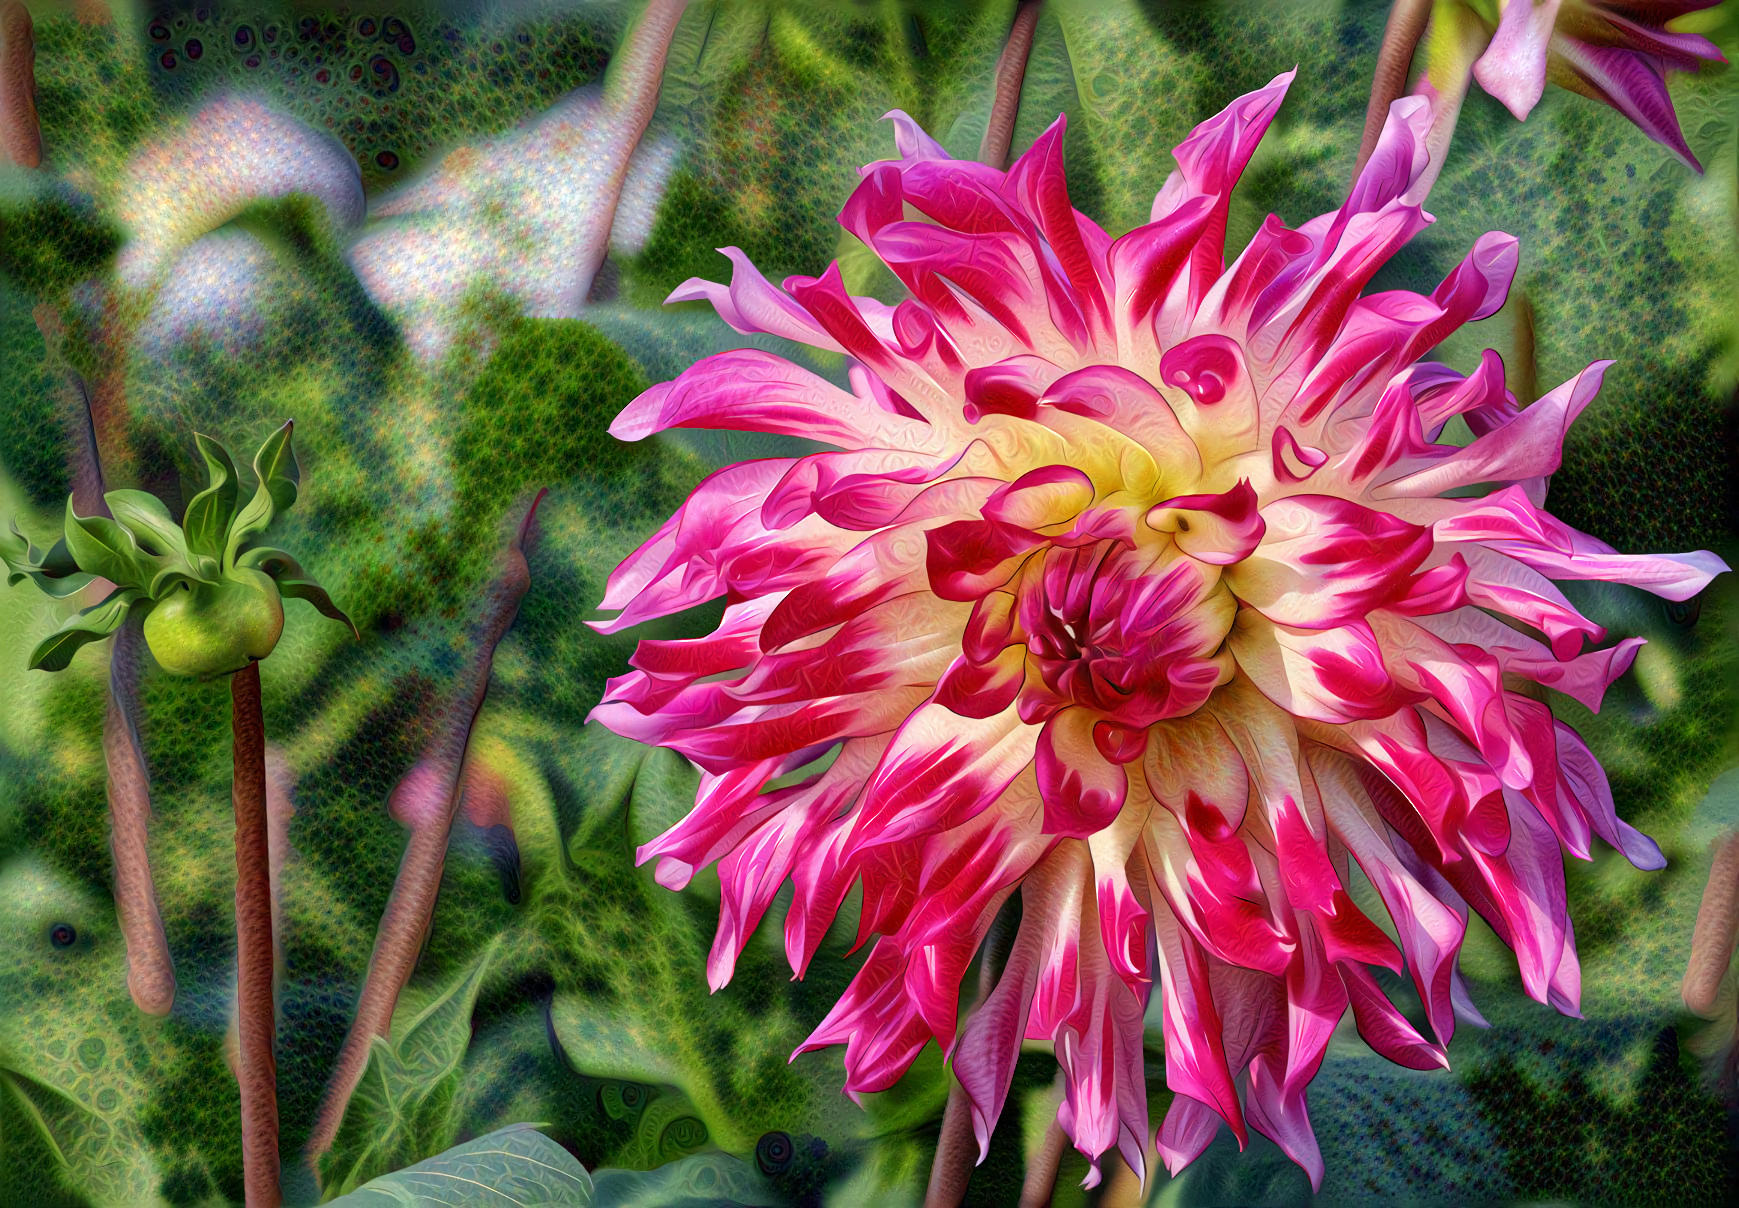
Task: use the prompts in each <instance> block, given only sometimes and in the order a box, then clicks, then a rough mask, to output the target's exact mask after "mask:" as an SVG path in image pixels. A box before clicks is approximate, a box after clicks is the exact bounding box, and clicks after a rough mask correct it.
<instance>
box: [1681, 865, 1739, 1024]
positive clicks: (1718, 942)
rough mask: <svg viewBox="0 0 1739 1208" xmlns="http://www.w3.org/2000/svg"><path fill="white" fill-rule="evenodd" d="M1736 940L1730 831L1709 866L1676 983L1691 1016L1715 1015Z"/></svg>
mask: <svg viewBox="0 0 1739 1208" xmlns="http://www.w3.org/2000/svg"><path fill="white" fill-rule="evenodd" d="M1735 939H1739V834H1730V835H1728V836H1727V837H1726V838H1724V839H1722V840H1720V844H1719V846H1718V847H1716V849H1715V859H1714V862H1713V863H1711V864H1710V866H1709V883H1708V884H1707V885H1706V886H1705V887H1704V888H1703V902H1702V905H1700V906H1699V907H1698V908H1697V924H1696V926H1695V927H1694V928H1692V930H1691V959H1690V961H1689V963H1688V964H1687V965H1686V966H1685V980H1684V981H1683V982H1682V983H1681V984H1680V986H1679V993H1680V995H1681V996H1682V997H1683V998H1684V1000H1685V1006H1686V1007H1687V1008H1689V1009H1690V1011H1691V1013H1692V1014H1693V1015H1701V1016H1702V1017H1703V1018H1705V1019H1712V1018H1714V1015H1715V1001H1716V999H1718V998H1719V997H1720V996H1721V982H1722V980H1723V979H1724V978H1725V977H1726V976H1727V966H1728V965H1730V964H1732V963H1733V944H1734V941H1735Z"/></svg>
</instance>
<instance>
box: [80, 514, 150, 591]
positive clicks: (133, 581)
mask: <svg viewBox="0 0 1739 1208" xmlns="http://www.w3.org/2000/svg"><path fill="white" fill-rule="evenodd" d="M66 548H67V552H68V553H70V554H71V555H72V556H73V560H74V561H75V562H77V563H78V568H79V569H80V570H82V571H84V572H85V573H86V574H92V575H100V576H102V577H103V578H105V579H107V580H108V581H109V582H111V583H113V584H115V585H116V586H117V587H132V588H137V589H139V590H141V591H143V590H144V589H145V588H146V587H148V586H150V582H151V577H152V576H153V575H154V574H156V572H157V570H158V569H160V568H161V567H162V566H164V565H166V560H165V559H163V558H160V557H156V556H154V555H151V554H147V553H146V552H145V551H144V550H142V549H140V548H139V542H138V541H137V540H136V539H135V538H134V537H133V534H132V532H131V531H130V530H129V529H127V528H126V527H125V526H123V525H120V524H117V523H115V522H114V521H113V520H110V519H109V518H108V517H107V516H80V515H78V514H77V513H76V512H74V511H73V507H72V499H71V498H68V499H67V501H66Z"/></svg>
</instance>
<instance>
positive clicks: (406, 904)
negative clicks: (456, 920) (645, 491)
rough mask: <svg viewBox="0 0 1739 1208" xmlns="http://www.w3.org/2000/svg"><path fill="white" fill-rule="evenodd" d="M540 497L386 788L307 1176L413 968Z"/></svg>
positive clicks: (520, 590)
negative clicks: (358, 966) (375, 911)
mask: <svg viewBox="0 0 1739 1208" xmlns="http://www.w3.org/2000/svg"><path fill="white" fill-rule="evenodd" d="M542 498H543V495H542V494H541V493H540V494H539V495H538V497H537V499H535V500H533V501H532V504H531V507H530V509H529V510H528V511H527V512H526V516H525V520H524V522H523V523H522V524H521V525H520V527H519V532H518V534H517V535H516V536H515V538H514V540H513V541H512V543H511V544H510V545H509V546H508V548H507V549H506V550H505V551H503V553H502V556H501V558H500V560H499V561H498V562H497V564H496V576H495V580H494V582H493V583H492V584H491V585H490V588H489V593H488V595H487V597H486V598H485V600H484V604H483V608H482V610H481V616H480V617H479V620H478V623H477V625H476V626H475V628H474V629H473V630H472V634H473V646H472V654H471V662H470V666H469V667H468V668H467V671H466V674H465V677H464V678H463V679H462V680H461V681H460V683H461V688H460V691H459V692H458V693H457V694H456V695H455V697H454V699H453V700H452V701H451V702H450V703H449V704H448V705H447V706H446V707H445V708H443V709H442V711H441V714H440V715H439V717H438V719H437V724H438V725H439V727H440V728H439V730H438V731H437V733H436V735H435V738H434V740H433V741H432V742H431V743H430V744H429V746H428V748H427V749H426V750H425V751H424V753H423V757H422V759H421V760H419V761H418V762H417V765H416V767H414V768H412V769H411V771H410V773H409V774H408V775H407V776H406V777H405V778H404V779H403V780H401V781H400V782H399V785H398V787H397V788H395V789H394V790H393V795H392V800H391V802H390V803H389V806H388V808H389V809H390V810H391V811H392V813H393V816H394V817H396V818H398V819H399V820H400V821H401V822H404V823H406V824H407V825H409V826H410V828H411V835H410V839H409V841H408V842H407V843H406V844H405V854H404V857H403V858H402V859H401V860H400V861H399V873H398V879H397V880H395V881H394V882H393V887H392V894H391V896H390V897H388V898H387V903H386V910H385V911H384V912H382V914H381V916H380V927H379V929H378V930H377V931H376V932H375V937H374V952H373V953H372V954H371V955H370V956H369V959H368V975H367V977H366V978H365V979H364V981H363V984H362V993H361V995H360V996H358V998H357V1002H356V1015H355V1017H354V1018H353V1019H352V1020H351V1023H350V1034H349V1035H348V1036H346V1037H345V1038H344V1047H343V1048H341V1049H340V1050H339V1052H338V1060H337V1063H336V1064H335V1066H334V1069H333V1073H332V1081H331V1082H330V1083H329V1084H328V1085H327V1087H326V1097H325V1099H324V1100H322V1101H321V1104H320V1111H319V1114H318V1115H317V1116H316V1117H315V1120H314V1128H313V1131H312V1132H311V1133H310V1135H309V1137H308V1144H307V1146H306V1148H305V1149H304V1150H303V1156H304V1158H305V1159H306V1161H307V1163H308V1166H309V1168H310V1169H311V1170H313V1171H314V1173H315V1176H316V1177H318V1175H319V1167H318V1163H319V1160H320V1157H321V1155H323V1154H324V1153H326V1151H327V1150H329V1149H331V1148H332V1142H333V1141H334V1140H335V1139H336V1138H337V1136H338V1127H339V1125H340V1124H342V1123H343V1121H344V1110H345V1108H346V1107H348V1106H349V1104H350V1096H351V1095H352V1094H353V1093H354V1092H355V1090H356V1084H357V1083H358V1082H360V1081H362V1075H363V1073H364V1071H365V1070H367V1068H368V1051H369V1045H370V1043H371V1041H372V1040H373V1039H374V1037H376V1036H385V1035H387V1034H388V1031H389V1029H390V1028H391V1026H392V1013H393V1008H394V1007H396V1006H397V1005H398V999H399V994H400V992H401V991H402V990H403V989H404V986H405V983H406V982H407V981H409V980H410V976H411V973H412V971H413V970H414V969H415V968H416V963H417V956H418V954H419V953H420V952H421V951H422V946H423V939H424V937H425V936H427V934H428V931H429V922H430V920H431V919H432V918H433V917H434V913H435V897H436V895H437V893H438V892H439V890H440V888H441V872H442V869H443V868H445V866H446V861H447V840H448V837H449V836H450V835H451V834H452V830H453V817H454V814H455V813H457V811H458V807H459V801H460V791H459V789H460V785H461V783H462V779H463V775H464V769H465V752H466V748H467V747H468V746H469V744H470V741H471V727H472V725H473V724H474V723H475V722H476V720H477V714H478V712H479V711H480V710H481V709H482V708H483V701H484V698H485V696H487V694H488V691H489V672H490V668H491V667H492V666H493V664H494V659H495V647H496V645H497V644H498V643H499V642H500V641H501V639H502V637H503V636H504V635H505V634H506V633H507V630H508V627H509V626H511V625H512V624H513V618H514V617H515V616H516V615H518V613H519V602H520V600H522V599H524V597H525V593H526V589H527V588H529V587H530V586H531V568H530V566H529V565H528V564H527V562H526V560H525V551H526V545H527V541H528V539H529V536H530V533H531V526H532V519H533V517H534V516H536V514H537V505H538V502H539V501H541V500H542Z"/></svg>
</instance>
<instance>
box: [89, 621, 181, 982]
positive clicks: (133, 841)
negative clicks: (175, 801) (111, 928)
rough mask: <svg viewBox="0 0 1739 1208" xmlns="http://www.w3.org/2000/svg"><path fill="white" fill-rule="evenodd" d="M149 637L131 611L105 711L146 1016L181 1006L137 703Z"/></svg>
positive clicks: (113, 817)
mask: <svg viewBox="0 0 1739 1208" xmlns="http://www.w3.org/2000/svg"><path fill="white" fill-rule="evenodd" d="M144 640H145V637H144V633H143V631H142V630H141V629H140V626H139V618H138V617H137V616H131V617H128V618H127V622H126V624H125V625H123V626H122V627H121V629H120V631H119V632H118V633H116V634H115V637H114V645H113V647H112V649H111V651H110V653H109V704H108V710H107V713H106V714H105V716H104V718H103V760H104V763H105V764H106V766H107V771H108V798H109V850H110V852H111V853H112V855H113V857H114V861H115V913H116V914H117V915H118V916H119V917H120V921H121V935H122V937H123V938H124V939H125V940H126V944H127V991H128V992H129V993H130V994H131V995H132V996H133V1002H134V1004H135V1005H137V1006H138V1008H139V1009H140V1010H141V1011H144V1012H145V1013H146V1014H148V1015H167V1014H169V1009H170V1008H171V1007H172V1006H174V1005H175V965H174V962H173V961H171V959H170V957H169V937H168V936H167V935H166V934H165V933H164V931H163V915H162V913H161V912H160V911H159V910H158V909H157V889H156V886H155V885H154V884H153V883H152V880H151V857H150V852H149V846H148V840H149V837H150V821H151V779H150V775H149V773H148V772H147V771H146V770H145V757H144V754H143V752H142V751H141V750H140V747H139V732H138V729H137V727H136V725H135V723H134V718H133V715H132V711H131V710H130V709H129V708H128V705H129V704H130V703H131V702H135V701H137V700H138V698H139V660H140V654H141V647H142V645H143V643H144Z"/></svg>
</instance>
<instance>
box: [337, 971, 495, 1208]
mask: <svg viewBox="0 0 1739 1208" xmlns="http://www.w3.org/2000/svg"><path fill="white" fill-rule="evenodd" d="M498 943H499V941H494V942H491V943H490V945H489V946H488V947H487V948H486V949H485V950H484V951H483V954H482V956H480V957H479V958H478V959H477V961H476V962H475V963H474V964H472V966H471V967H470V968H469V969H467V970H466V971H465V972H464V973H463V974H461V975H460V976H459V977H458V979H456V980H455V981H454V982H453V984H452V985H450V986H448V987H446V988H445V989H444V990H442V991H441V992H440V993H439V994H437V995H436V996H435V998H434V999H433V1000H432V1001H431V1002H429V1003H428V1004H427V1005H426V1006H424V1007H423V1008H422V1009H421V1010H419V1011H416V1012H415V1014H414V1015H412V1017H411V1018H410V1020H409V1021H408V1022H403V1023H401V1022H398V1020H399V1019H400V1018H402V1017H403V1016H404V1015H406V1014H408V1013H410V1007H409V1005H408V1004H406V1003H404V1002H402V1001H401V1003H400V1005H399V1009H398V1010H397V1011H395V1012H394V1013H393V1014H394V1017H395V1022H394V1024H393V1027H392V1037H393V1038H392V1039H391V1040H390V1041H389V1040H386V1039H383V1038H381V1037H378V1036H377V1037H375V1038H374V1041H373V1043H372V1044H371V1046H370V1049H369V1058H368V1069H367V1070H366V1071H364V1073H363V1075H362V1081H361V1082H360V1083H358V1085H357V1088H356V1091H355V1093H354V1094H353V1095H352V1096H351V1098H350V1103H349V1106H348V1107H347V1109H346V1110H345V1113H344V1123H343V1125H342V1126H341V1127H340V1128H339V1131H338V1137H337V1139H336V1140H335V1141H334V1142H333V1146H332V1150H331V1152H330V1153H328V1154H327V1155H326V1156H325V1157H324V1158H323V1159H321V1163H320V1168H321V1175H322V1181H323V1182H324V1183H325V1185H326V1186H327V1187H329V1188H332V1189H333V1190H334V1191H336V1192H338V1193H344V1192H348V1191H352V1190H354V1189H356V1188H357V1187H360V1186H361V1185H362V1184H363V1183H364V1182H365V1181H366V1180H368V1179H370V1178H373V1177H375V1176H377V1175H379V1174H381V1173H382V1172H384V1171H388V1170H393V1169H395V1168H397V1167H399V1166H401V1165H404V1164H406V1163H409V1162H413V1161H415V1160H417V1159H418V1158H420V1157H422V1156H423V1155H425V1154H429V1153H433V1152H437V1151H439V1150H441V1149H443V1148H444V1147H446V1146H448V1145H450V1144H452V1142H453V1138H454V1133H455V1132H456V1130H457V1124H458V1122H457V1119H456V1113H455V1112H454V1100H455V1097H456V1095H457V1093H458V1089H459V1078H460V1066H461V1065H462V1064H463V1062H464V1060H465V1050H466V1049H467V1048H468V1047H469V1046H470V1043H471V1010H472V1008H473V1007H474V1006H475V1005H476V1002H477V991H478V988H479V987H480V986H481V985H482V984H483V975H484V974H485V972H487V970H488V968H489V962H490V960H491V959H492V957H493V956H494V954H495V949H496V947H497V944H498Z"/></svg>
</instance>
